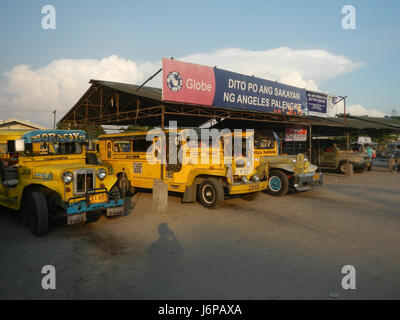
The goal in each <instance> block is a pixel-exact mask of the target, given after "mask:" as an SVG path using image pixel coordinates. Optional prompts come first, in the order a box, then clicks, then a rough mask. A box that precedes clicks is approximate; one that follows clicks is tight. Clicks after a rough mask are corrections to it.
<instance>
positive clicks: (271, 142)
mask: <svg viewBox="0 0 400 320" xmlns="http://www.w3.org/2000/svg"><path fill="white" fill-rule="evenodd" d="M254 148H255V149H274V148H275V139H274V138H273V137H268V138H257V139H255V141H254Z"/></svg>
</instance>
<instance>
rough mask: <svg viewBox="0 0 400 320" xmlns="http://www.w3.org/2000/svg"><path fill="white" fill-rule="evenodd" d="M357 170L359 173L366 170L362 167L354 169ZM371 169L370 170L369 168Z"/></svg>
mask: <svg viewBox="0 0 400 320" xmlns="http://www.w3.org/2000/svg"><path fill="white" fill-rule="evenodd" d="M354 171H355V172H357V173H363V172H364V171H365V168H361V169H354ZM368 171H369V170H368Z"/></svg>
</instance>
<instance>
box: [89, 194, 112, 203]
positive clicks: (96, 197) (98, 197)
mask: <svg viewBox="0 0 400 320" xmlns="http://www.w3.org/2000/svg"><path fill="white" fill-rule="evenodd" d="M89 202H90V203H91V204H95V203H103V202H108V195H107V193H97V194H91V195H90V196H89Z"/></svg>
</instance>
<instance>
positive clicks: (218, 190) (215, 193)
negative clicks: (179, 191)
mask: <svg viewBox="0 0 400 320" xmlns="http://www.w3.org/2000/svg"><path fill="white" fill-rule="evenodd" d="M224 196H225V194H224V188H223V186H222V184H221V182H219V181H218V180H217V179H215V178H207V179H205V180H203V182H202V183H201V184H200V186H199V191H198V197H199V201H200V203H201V204H202V205H203V206H204V207H206V208H208V209H216V208H218V207H220V206H221V205H222V203H223V202H224Z"/></svg>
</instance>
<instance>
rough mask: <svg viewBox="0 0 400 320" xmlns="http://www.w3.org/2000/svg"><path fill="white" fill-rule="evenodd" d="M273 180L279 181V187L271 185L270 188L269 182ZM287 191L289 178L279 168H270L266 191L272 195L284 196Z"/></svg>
mask: <svg viewBox="0 0 400 320" xmlns="http://www.w3.org/2000/svg"><path fill="white" fill-rule="evenodd" d="M275 179H278V180H275ZM274 181H277V182H280V188H279V189H277V187H275V189H274V188H273V187H272V188H271V183H273V182H274ZM288 191H289V179H288V177H287V175H286V174H285V173H284V172H282V171H280V170H272V171H271V172H270V174H269V178H268V188H267V192H268V193H269V194H270V195H272V196H284V195H285V194H287V193H288Z"/></svg>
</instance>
